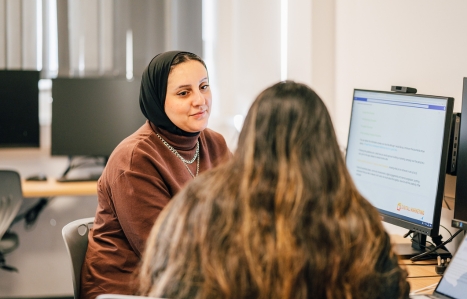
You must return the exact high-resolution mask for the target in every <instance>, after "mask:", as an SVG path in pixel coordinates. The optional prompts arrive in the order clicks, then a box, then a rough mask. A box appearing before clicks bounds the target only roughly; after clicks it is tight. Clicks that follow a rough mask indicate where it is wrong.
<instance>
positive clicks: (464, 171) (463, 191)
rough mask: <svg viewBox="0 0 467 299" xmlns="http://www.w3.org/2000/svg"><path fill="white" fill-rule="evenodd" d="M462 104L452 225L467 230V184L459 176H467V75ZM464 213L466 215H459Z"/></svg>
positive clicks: (464, 81) (464, 82)
mask: <svg viewBox="0 0 467 299" xmlns="http://www.w3.org/2000/svg"><path fill="white" fill-rule="evenodd" d="M462 83H463V84H462V106H461V120H460V127H459V140H458V147H457V165H456V190H455V198H454V216H453V220H452V222H451V226H452V227H455V228H460V229H464V230H467V184H459V183H458V182H459V177H460V178H461V180H462V176H464V177H466V178H467V131H466V130H467V121H465V120H464V122H462V118H464V117H467V77H464V78H463V80H462ZM460 214H462V215H464V214H465V216H464V217H459V215H460Z"/></svg>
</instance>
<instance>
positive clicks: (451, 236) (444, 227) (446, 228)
mask: <svg viewBox="0 0 467 299" xmlns="http://www.w3.org/2000/svg"><path fill="white" fill-rule="evenodd" d="M439 226H441V227H442V228H444V229H445V230H447V231H448V233H449V235H450V236H451V237H452V233H451V232H450V231H449V229H447V228H446V227H445V226H444V225H442V224H440V225H439Z"/></svg>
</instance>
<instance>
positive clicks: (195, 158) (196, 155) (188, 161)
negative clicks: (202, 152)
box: [156, 133, 199, 178]
mask: <svg viewBox="0 0 467 299" xmlns="http://www.w3.org/2000/svg"><path fill="white" fill-rule="evenodd" d="M156 135H157V137H159V139H160V140H161V141H162V143H163V144H164V145H165V146H166V147H167V148H168V149H169V150H170V151H171V152H172V153H174V154H175V156H177V157H178V158H179V159H180V160H181V161H182V162H183V165H185V167H186V169H187V170H188V172H189V173H190V174H191V176H192V177H193V178H194V177H197V176H198V173H199V140H198V141H196V152H195V156H194V157H193V159H191V160H187V159H185V158H183V157H182V155H180V154H179V153H178V152H177V150H176V149H174V148H173V147H172V146H171V145H170V144H169V143H168V142H167V141H165V140H164V139H163V138H162V137H161V136H160V135H159V134H157V133H156ZM195 160H196V175H193V173H192V172H191V170H190V168H188V165H187V164H192V163H193V162H195Z"/></svg>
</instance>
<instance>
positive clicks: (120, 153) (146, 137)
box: [110, 122, 155, 160]
mask: <svg viewBox="0 0 467 299" xmlns="http://www.w3.org/2000/svg"><path fill="white" fill-rule="evenodd" d="M154 140H155V135H154V131H153V130H152V129H151V126H150V125H149V123H148V122H146V123H144V124H143V125H142V126H141V127H140V128H139V129H138V130H136V131H135V132H134V133H133V134H131V135H129V136H128V137H126V138H125V139H123V140H122V141H121V142H120V143H119V144H118V145H117V146H116V147H115V149H114V150H113V152H112V155H111V156H110V159H112V158H113V157H114V158H116V157H119V160H120V159H122V157H127V158H128V159H130V157H131V156H132V155H133V154H134V153H135V152H140V151H141V152H151V151H152V149H153V148H154V145H153V143H154ZM123 160H125V159H123Z"/></svg>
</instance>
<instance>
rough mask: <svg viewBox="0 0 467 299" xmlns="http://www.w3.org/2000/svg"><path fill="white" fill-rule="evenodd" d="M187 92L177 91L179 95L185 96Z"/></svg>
mask: <svg viewBox="0 0 467 299" xmlns="http://www.w3.org/2000/svg"><path fill="white" fill-rule="evenodd" d="M187 94H188V91H181V92H179V93H178V95H179V96H186V95H187Z"/></svg>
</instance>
